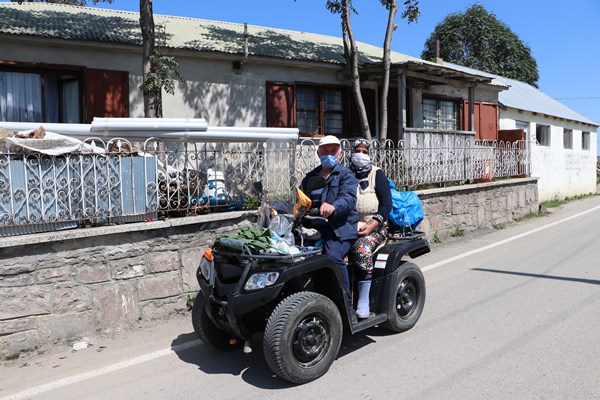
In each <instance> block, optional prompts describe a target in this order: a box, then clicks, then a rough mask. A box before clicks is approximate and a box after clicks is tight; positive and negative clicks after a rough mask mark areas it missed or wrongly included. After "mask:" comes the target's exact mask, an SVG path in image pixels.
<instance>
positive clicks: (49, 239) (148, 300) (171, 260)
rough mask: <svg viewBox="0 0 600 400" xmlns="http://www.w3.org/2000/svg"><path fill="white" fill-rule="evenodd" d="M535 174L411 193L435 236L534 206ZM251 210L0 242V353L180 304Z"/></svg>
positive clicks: (164, 312) (157, 314)
mask: <svg viewBox="0 0 600 400" xmlns="http://www.w3.org/2000/svg"><path fill="white" fill-rule="evenodd" d="M536 182H537V181H536V180H535V179H518V180H517V179H514V180H508V181H503V182H491V183H486V184H478V185H466V186H461V187H456V188H447V189H434V190H426V191H421V192H419V195H420V197H421V199H422V202H423V208H424V211H425V215H426V217H425V220H424V221H423V223H422V225H421V226H420V228H419V229H421V230H423V231H425V232H427V236H428V238H430V239H431V238H432V237H433V236H434V235H435V234H436V233H437V236H438V237H439V238H441V239H442V240H443V239H444V238H445V237H448V236H450V235H452V233H453V232H454V231H455V230H456V229H457V228H459V229H463V230H464V231H465V232H468V231H470V230H476V229H480V228H484V227H489V226H492V225H498V224H505V223H509V222H511V221H513V220H514V219H515V218H518V217H520V216H523V215H525V214H527V213H529V212H532V211H537V209H538V201H537V189H536ZM253 217H254V213H253V212H228V213H220V214H208V215H203V216H197V217H188V218H179V219H171V220H167V221H156V222H151V223H136V224H127V225H118V226H110V227H98V228H87V229H78V230H69V231H64V232H52V233H42V234H35V235H27V236H17V237H12V238H0V304H2V307H1V308H0V359H2V358H6V357H10V356H12V355H14V354H17V353H18V352H20V351H24V350H28V349H33V348H36V347H38V346H41V345H43V344H48V343H53V342H56V341H60V340H72V339H75V338H79V337H82V336H85V335H90V334H93V333H94V332H95V331H97V330H98V329H106V328H120V327H126V326H128V325H132V324H134V323H135V322H136V321H137V320H140V319H155V318H163V317H165V316H168V315H169V314H171V313H173V312H178V311H184V310H186V301H187V299H188V296H193V295H195V293H196V292H197V291H198V283H197V282H196V279H195V271H196V267H197V265H198V261H199V259H200V256H201V252H202V250H203V249H204V247H205V246H206V245H207V244H209V243H210V242H212V240H213V239H214V238H215V237H216V236H219V235H222V234H224V233H226V232H228V231H231V230H236V229H239V227H240V226H243V225H248V224H250V223H251V222H250V221H251V220H252V219H253Z"/></svg>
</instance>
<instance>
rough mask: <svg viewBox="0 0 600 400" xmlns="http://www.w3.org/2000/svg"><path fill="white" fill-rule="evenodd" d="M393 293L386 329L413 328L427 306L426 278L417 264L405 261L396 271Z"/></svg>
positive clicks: (385, 324) (389, 304) (396, 330)
mask: <svg viewBox="0 0 600 400" xmlns="http://www.w3.org/2000/svg"><path fill="white" fill-rule="evenodd" d="M394 275H395V277H394V280H393V282H394V284H393V285H392V287H391V290H393V293H392V294H391V295H390V298H389V303H388V318H389V319H388V320H387V321H386V322H385V323H383V324H382V326H383V327H384V328H386V329H390V330H392V331H395V332H404V331H407V330H409V329H411V328H412V327H413V326H415V324H416V323H417V321H418V320H419V318H420V317H421V313H422V312H423V307H424V306H425V278H424V277H423V272H421V269H420V268H419V267H418V266H416V265H415V264H413V263H411V262H408V261H405V262H403V263H402V264H401V265H400V267H398V269H397V270H396V272H395V273H394Z"/></svg>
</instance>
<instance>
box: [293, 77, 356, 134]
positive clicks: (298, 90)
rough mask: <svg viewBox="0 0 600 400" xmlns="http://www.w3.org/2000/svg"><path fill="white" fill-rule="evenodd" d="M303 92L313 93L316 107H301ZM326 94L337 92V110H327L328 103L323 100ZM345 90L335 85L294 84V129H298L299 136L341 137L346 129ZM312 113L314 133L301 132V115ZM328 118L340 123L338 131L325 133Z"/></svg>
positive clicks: (346, 107)
mask: <svg viewBox="0 0 600 400" xmlns="http://www.w3.org/2000/svg"><path fill="white" fill-rule="evenodd" d="M303 91H314V95H315V97H316V103H315V106H316V107H303V104H302V102H301V100H300V98H301V95H302V92H303ZM328 92H337V93H338V95H339V99H340V103H339V109H332V108H327V104H328V102H327V101H326V100H325V98H326V95H327V93H328ZM346 93H347V89H346V87H344V86H337V85H319V84H313V83H296V84H295V98H296V101H295V103H296V127H297V128H298V129H299V133H300V135H309V136H314V135H336V136H338V137H343V136H344V132H345V131H346V128H347V115H348V114H347V109H348V103H347V102H346V101H345V99H346V97H347V96H346ZM304 112H306V113H314V114H315V118H316V121H315V127H316V129H315V130H314V131H312V132H311V131H307V130H303V128H304V126H301V121H302V117H301V115H302V113H304ZM328 116H332V117H336V118H337V119H338V120H339V121H341V126H340V128H339V130H335V131H326V129H325V128H326V126H327V120H328Z"/></svg>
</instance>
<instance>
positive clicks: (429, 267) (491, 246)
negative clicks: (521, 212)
mask: <svg viewBox="0 0 600 400" xmlns="http://www.w3.org/2000/svg"><path fill="white" fill-rule="evenodd" d="M598 209H600V206H596V207H594V208H590V209H589V210H586V211H583V212H580V213H579V214H575V215H571V216H570V217H567V218H564V219H561V220H559V221H555V222H552V223H550V224H548V225H544V226H540V227H539V228H535V229H532V230H530V231H527V232H523V233H520V234H518V235H516V236H513V237H511V238H508V239H504V240H501V241H499V242H496V243H492V244H488V245H487V246H483V247H480V248H478V249H475V250H471V251H467V252H466V253H462V254H459V255H457V256H454V257H450V258H447V259H445V260H442V261H438V262H436V263H433V264H430V265H427V266H426V267H423V268H421V271H423V272H426V271H431V270H432V269H435V268H438V267H441V266H442V265H446V264H449V263H451V262H454V261H457V260H460V259H462V258H465V257H469V256H472V255H473V254H478V253H481V252H482V251H486V250H489V249H493V248H494V247H498V246H502V245H503V244H506V243H509V242H512V241H513V240H517V239H521V238H522V237H525V236H529V235H532V234H534V233H536V232H539V231H543V230H544V229H548V228H552V227H554V226H556V225H559V224H562V223H564V222H567V221H570V220H572V219H575V218H579V217H581V216H582V215H585V214H589V213H591V212H593V211H596V210H598Z"/></svg>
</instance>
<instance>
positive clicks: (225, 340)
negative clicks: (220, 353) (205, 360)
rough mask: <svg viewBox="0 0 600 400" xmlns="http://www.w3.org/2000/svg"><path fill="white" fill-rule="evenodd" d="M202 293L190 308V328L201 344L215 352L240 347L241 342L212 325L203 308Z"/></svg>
mask: <svg viewBox="0 0 600 400" xmlns="http://www.w3.org/2000/svg"><path fill="white" fill-rule="evenodd" d="M204 303H205V301H204V297H203V296H202V293H198V294H197V295H196V299H195V300H194V306H193V307H192V326H193V327H194V332H196V335H197V336H198V338H199V339H200V340H201V341H202V343H204V344H206V345H207V346H209V347H212V348H213V349H215V350H230V349H234V348H236V347H239V346H241V345H242V343H241V342H242V341H241V340H240V339H239V338H236V337H235V336H234V335H232V334H231V333H228V332H225V331H223V330H221V329H219V328H217V326H216V325H215V324H214V322H212V321H211V319H210V317H209V316H208V314H207V312H206V309H205V308H204Z"/></svg>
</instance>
